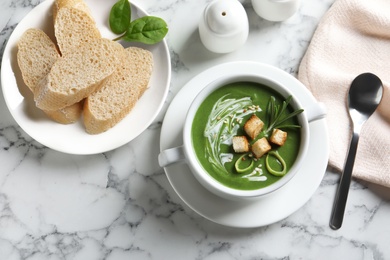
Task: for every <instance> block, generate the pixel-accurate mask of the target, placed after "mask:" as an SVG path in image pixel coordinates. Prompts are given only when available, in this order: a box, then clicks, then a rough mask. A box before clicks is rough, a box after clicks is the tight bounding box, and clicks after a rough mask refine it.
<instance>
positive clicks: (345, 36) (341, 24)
mask: <svg viewBox="0 0 390 260" xmlns="http://www.w3.org/2000/svg"><path fill="white" fill-rule="evenodd" d="M364 72H371V73H374V74H376V75H377V76H378V77H379V78H380V79H381V80H382V82H383V84H384V87H385V89H384V96H383V98H382V102H381V104H380V106H379V108H378V109H377V110H376V112H375V113H374V114H373V115H372V116H371V118H370V119H369V120H368V121H367V122H366V123H365V125H364V127H363V129H362V132H361V135H360V140H359V145H358V152H357V155H356V160H355V166H354V170H353V176H354V177H356V178H359V179H362V180H365V181H369V182H372V183H376V184H380V185H383V186H386V187H390V0H336V1H335V2H334V4H333V5H332V6H331V8H330V9H329V11H328V12H327V13H326V14H325V16H324V17H323V18H322V20H321V21H320V23H319V25H318V28H317V30H316V31H315V33H314V36H313V38H312V40H311V42H310V45H309V47H308V50H307V52H306V54H305V55H304V57H303V60H302V62H301V64H300V67H299V73H298V79H299V80H300V81H301V82H302V83H303V84H305V85H306V86H307V88H309V89H310V91H311V92H312V93H313V95H314V96H315V97H316V98H317V100H318V101H320V102H323V103H324V104H325V105H326V107H327V124H328V130H329V139H330V158H329V164H330V166H333V167H335V168H336V169H337V170H338V171H340V172H341V171H342V169H343V167H344V162H345V159H346V155H347V152H348V147H349V143H350V138H351V133H352V125H351V122H350V119H349V115H348V110H347V95H348V91H349V87H350V84H351V82H352V81H353V79H354V78H355V77H356V76H358V75H359V74H361V73H364Z"/></svg>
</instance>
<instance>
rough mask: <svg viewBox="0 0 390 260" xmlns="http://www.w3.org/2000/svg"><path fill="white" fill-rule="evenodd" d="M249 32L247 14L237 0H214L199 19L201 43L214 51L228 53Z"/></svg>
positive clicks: (242, 41)
mask: <svg viewBox="0 0 390 260" xmlns="http://www.w3.org/2000/svg"><path fill="white" fill-rule="evenodd" d="M248 32H249V23H248V16H247V14H246V12H245V9H244V7H243V6H242V4H241V3H240V2H239V1H238V0H214V1H212V2H211V3H210V4H208V5H207V6H206V8H205V9H204V12H203V15H202V17H201V19H200V21H199V35H200V39H201V41H202V43H203V45H204V46H205V47H206V48H207V49H208V50H210V51H212V52H216V53H228V52H232V51H234V50H236V49H238V48H239V47H240V46H242V45H243V44H244V43H245V42H246V40H247V38H248Z"/></svg>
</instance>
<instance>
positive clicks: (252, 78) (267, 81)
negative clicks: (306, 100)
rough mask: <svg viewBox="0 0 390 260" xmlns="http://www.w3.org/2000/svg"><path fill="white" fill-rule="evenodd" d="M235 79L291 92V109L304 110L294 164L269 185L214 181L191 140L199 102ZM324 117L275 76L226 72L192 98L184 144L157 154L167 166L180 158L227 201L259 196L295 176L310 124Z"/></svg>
mask: <svg viewBox="0 0 390 260" xmlns="http://www.w3.org/2000/svg"><path fill="white" fill-rule="evenodd" d="M234 82H254V83H259V84H262V85H266V86H268V87H270V88H271V89H273V90H275V91H276V92H278V93H279V94H281V95H282V96H283V97H284V98H287V97H288V96H290V95H291V96H292V97H293V98H292V100H291V102H290V104H291V106H292V107H293V108H294V109H300V108H303V109H304V112H303V113H301V114H299V115H298V116H297V117H298V122H299V124H300V125H301V143H300V148H299V152H298V155H297V158H296V160H295V162H294V164H293V166H292V167H291V168H290V170H289V171H288V172H287V174H286V175H284V176H283V177H282V178H280V180H278V181H276V182H275V183H273V184H271V185H269V186H266V187H264V188H261V189H257V190H238V189H233V188H229V187H227V186H225V185H224V184H222V183H220V182H218V181H217V180H215V179H214V178H213V177H212V176H211V175H210V174H209V173H207V172H206V171H205V170H204V169H203V167H202V165H201V164H200V163H199V162H198V159H197V156H196V154H195V151H194V148H193V144H192V140H191V129H192V123H193V119H194V116H195V114H196V112H197V110H198V108H199V106H200V105H201V103H202V102H203V101H204V100H205V99H206V97H207V96H208V95H209V94H211V93H212V92H213V91H215V90H216V89H218V88H220V87H222V86H225V85H227V84H230V83H234ZM324 116H325V109H324V107H323V106H322V105H321V104H319V103H317V104H316V106H312V107H310V108H307V107H302V105H301V103H300V102H299V100H297V99H296V98H295V97H294V95H293V94H292V93H290V91H289V90H288V88H287V87H286V86H283V85H281V84H279V83H278V82H277V81H276V80H275V79H271V78H267V77H263V76H258V75H250V74H247V75H239V76H237V75H235V76H229V75H226V76H224V77H221V78H219V79H217V80H215V81H213V82H212V83H210V84H209V85H207V86H205V88H204V89H203V90H202V91H201V92H200V93H199V94H198V95H197V96H196V97H195V99H194V101H193V102H192V104H191V106H190V109H189V111H188V113H187V115H186V120H185V124H184V130H183V143H184V144H183V146H180V147H175V148H172V149H168V150H164V151H162V152H161V153H160V155H159V163H160V166H162V167H167V166H169V165H170V164H173V163H177V162H180V161H184V162H186V163H187V164H188V166H189V167H190V169H191V172H192V173H193V174H194V176H195V178H196V179H197V180H198V181H199V182H200V183H201V184H202V185H203V186H204V187H205V188H206V189H208V190H209V191H211V192H212V193H214V194H216V195H218V196H220V197H223V198H226V199H230V200H242V199H251V198H258V197H261V196H264V195H267V194H270V193H272V192H274V191H276V190H278V189H279V188H281V187H282V186H283V185H285V184H286V183H288V182H289V181H290V180H291V179H292V178H293V177H294V175H295V174H296V173H297V171H298V170H299V169H300V167H301V166H302V164H303V163H304V158H305V155H306V152H307V149H308V145H309V137H310V136H309V135H310V133H309V123H310V122H312V121H314V120H316V119H320V118H323V117H324Z"/></svg>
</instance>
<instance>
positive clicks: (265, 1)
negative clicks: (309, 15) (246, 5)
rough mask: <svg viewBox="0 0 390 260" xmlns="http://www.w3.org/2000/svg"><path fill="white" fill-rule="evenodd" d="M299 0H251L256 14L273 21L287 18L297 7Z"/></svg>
mask: <svg viewBox="0 0 390 260" xmlns="http://www.w3.org/2000/svg"><path fill="white" fill-rule="evenodd" d="M300 3H301V0H252V6H253V9H254V10H255V12H256V13H257V15H259V16H260V17H262V18H264V19H266V20H269V21H274V22H280V21H284V20H287V19H288V18H290V17H291V16H293V15H294V14H295V13H296V12H297V10H298V9H299V6H300Z"/></svg>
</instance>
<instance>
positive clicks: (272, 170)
mask: <svg viewBox="0 0 390 260" xmlns="http://www.w3.org/2000/svg"><path fill="white" fill-rule="evenodd" d="M270 155H272V156H274V157H275V158H276V159H277V160H278V161H279V162H280V163H281V164H282V170H281V171H277V170H274V169H272V168H271V166H270V164H269V161H268V160H269V157H270ZM265 166H266V167H267V170H268V171H269V173H271V174H272V175H275V176H278V177H281V176H284V175H285V174H286V173H287V167H286V162H285V161H284V160H283V158H282V157H281V156H280V154H279V153H278V151H271V152H268V154H267V157H266V158H265Z"/></svg>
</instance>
